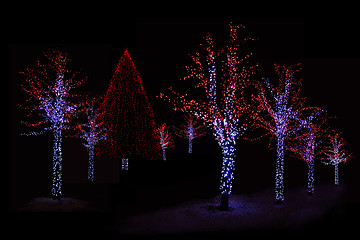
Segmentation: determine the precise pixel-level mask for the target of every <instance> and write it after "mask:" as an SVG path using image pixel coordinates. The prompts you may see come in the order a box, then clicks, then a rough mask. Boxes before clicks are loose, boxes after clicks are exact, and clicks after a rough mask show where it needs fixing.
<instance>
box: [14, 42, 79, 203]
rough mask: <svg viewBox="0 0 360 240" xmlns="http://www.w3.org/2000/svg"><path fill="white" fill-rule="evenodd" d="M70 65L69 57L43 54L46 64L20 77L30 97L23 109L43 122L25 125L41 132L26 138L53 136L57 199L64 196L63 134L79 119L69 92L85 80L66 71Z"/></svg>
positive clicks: (61, 54) (53, 176)
mask: <svg viewBox="0 0 360 240" xmlns="http://www.w3.org/2000/svg"><path fill="white" fill-rule="evenodd" d="M69 61H70V58H69V56H68V54H66V53H63V52H61V51H59V50H57V49H54V50H48V51H46V52H44V61H39V60H38V61H36V65H35V67H34V68H26V69H25V71H23V72H20V74H22V75H24V76H25V79H26V82H25V84H23V85H22V89H23V90H24V91H25V92H26V93H27V94H28V95H29V98H28V100H27V102H28V103H29V104H30V105H29V106H26V107H25V106H21V107H22V108H23V109H25V110H28V111H29V113H28V115H27V116H30V115H32V114H34V113H36V114H37V115H38V116H40V118H41V120H39V121H38V122H36V123H30V122H24V121H22V123H23V124H25V125H26V126H28V127H38V128H40V130H38V131H34V132H30V133H27V134H24V135H33V136H37V135H40V134H43V133H44V132H46V131H52V132H53V134H54V146H53V164H52V190H51V194H52V197H53V198H54V199H60V198H61V196H62V149H61V148H62V146H61V144H62V134H63V130H66V129H69V128H70V125H69V123H70V120H71V119H72V118H74V117H75V116H76V115H77V111H78V107H79V105H78V104H75V103H74V102H73V101H72V100H74V98H73V97H74V96H73V95H72V94H70V91H71V90H73V89H74V88H76V87H77V86H79V85H80V84H82V83H83V82H84V81H85V78H79V77H78V74H77V73H76V72H73V71H70V70H68V69H67V65H68V63H69Z"/></svg>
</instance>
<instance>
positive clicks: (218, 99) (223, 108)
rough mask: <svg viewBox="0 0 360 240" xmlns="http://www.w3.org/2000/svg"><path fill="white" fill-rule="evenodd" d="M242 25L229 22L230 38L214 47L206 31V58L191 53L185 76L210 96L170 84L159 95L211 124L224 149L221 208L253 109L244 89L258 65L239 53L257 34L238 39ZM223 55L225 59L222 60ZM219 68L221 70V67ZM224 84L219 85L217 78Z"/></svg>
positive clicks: (225, 202) (226, 205) (178, 107)
mask: <svg viewBox="0 0 360 240" xmlns="http://www.w3.org/2000/svg"><path fill="white" fill-rule="evenodd" d="M244 28H245V27H244V26H242V25H233V24H232V23H230V24H229V29H230V39H229V43H228V45H227V46H226V47H225V48H223V49H221V50H219V51H214V46H213V39H212V38H211V37H210V36H209V35H206V36H205V38H204V40H205V41H204V42H205V43H203V44H201V47H202V49H203V50H204V52H205V59H204V58H203V57H201V55H200V53H199V52H197V53H195V54H194V55H190V57H191V59H192V65H188V66H185V70H186V72H187V74H186V76H185V77H184V78H183V79H184V80H186V79H191V80H195V81H196V82H197V84H196V86H195V88H202V89H203V90H204V91H205V93H206V97H207V100H206V101H204V100H195V99H189V98H188V95H187V94H184V95H181V94H179V93H177V92H176V91H174V90H173V89H172V87H170V88H169V90H170V94H169V95H172V96H173V97H169V95H166V94H164V93H161V94H160V95H159V97H160V98H162V99H164V100H165V101H167V102H169V103H170V104H172V105H173V109H174V110H175V111H176V110H181V111H183V112H186V113H189V114H192V115H194V116H196V117H197V118H199V119H201V120H202V121H203V122H204V123H205V124H206V125H207V126H208V127H209V128H211V129H212V132H213V135H214V137H215V139H216V141H217V142H218V144H219V146H220V147H221V149H222V154H223V166H222V172H221V181H220V191H221V194H222V202H221V208H222V209H224V210H227V209H228V207H229V206H228V196H229V194H230V193H231V189H232V180H233V172H234V158H235V146H236V139H237V138H238V137H239V136H241V135H243V134H244V132H245V131H246V129H247V126H248V120H249V119H248V117H247V116H248V115H249V112H250V111H251V110H250V109H251V108H250V107H249V105H247V103H246V101H245V94H244V91H245V89H246V88H247V87H248V86H249V84H250V79H251V77H252V76H253V74H254V72H255V70H256V68H257V66H258V65H255V66H251V65H250V62H249V57H250V56H251V54H248V55H246V56H245V57H243V58H240V57H239V56H238V54H239V51H238V47H239V46H240V45H241V44H244V43H245V42H247V41H253V40H255V39H254V38H244V39H238V35H239V33H238V30H239V29H244ZM220 58H222V59H223V60H219V59H220ZM218 69H219V70H218ZM218 79H221V80H223V81H222V84H221V87H220V88H219V89H218V88H217V87H218V86H217V85H218V83H217V80H218Z"/></svg>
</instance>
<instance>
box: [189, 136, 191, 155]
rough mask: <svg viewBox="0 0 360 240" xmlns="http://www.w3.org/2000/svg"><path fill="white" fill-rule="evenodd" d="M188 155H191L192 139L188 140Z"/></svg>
mask: <svg viewBox="0 0 360 240" xmlns="http://www.w3.org/2000/svg"><path fill="white" fill-rule="evenodd" d="M189 153H190V154H191V153H192V139H191V138H189Z"/></svg>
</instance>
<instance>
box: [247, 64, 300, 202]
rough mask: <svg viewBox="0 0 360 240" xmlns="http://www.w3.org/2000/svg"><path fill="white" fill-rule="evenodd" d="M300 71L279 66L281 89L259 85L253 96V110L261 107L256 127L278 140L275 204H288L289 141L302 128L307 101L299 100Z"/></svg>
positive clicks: (255, 116) (269, 85) (264, 81)
mask: <svg viewBox="0 0 360 240" xmlns="http://www.w3.org/2000/svg"><path fill="white" fill-rule="evenodd" d="M299 70H300V64H297V65H294V66H290V67H285V66H280V65H276V64H275V71H276V73H277V76H278V81H279V85H278V86H277V87H273V86H272V85H271V84H270V82H269V79H263V84H261V83H260V84H257V85H256V89H257V91H258V94H257V95H255V96H253V100H254V103H253V106H254V107H255V106H257V108H255V109H256V113H255V114H253V115H252V116H253V118H254V120H255V123H256V124H255V126H256V127H257V128H264V129H266V130H267V131H268V133H267V135H268V134H269V135H270V137H271V140H272V139H274V138H275V139H276V142H277V143H276V152H277V159H276V171H275V202H277V203H283V202H284V154H285V149H286V141H287V140H288V139H289V137H290V136H292V135H295V134H296V133H297V131H299V129H300V127H301V123H300V122H299V121H298V114H299V112H300V111H301V110H302V109H303V104H304V99H303V98H300V97H299V92H300V86H301V82H300V80H295V79H294V75H295V73H296V72H297V71H299Z"/></svg>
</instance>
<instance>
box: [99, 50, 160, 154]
mask: <svg viewBox="0 0 360 240" xmlns="http://www.w3.org/2000/svg"><path fill="white" fill-rule="evenodd" d="M101 111H102V112H103V116H102V119H101V120H102V121H103V122H104V123H105V124H106V125H107V126H109V127H110V131H109V132H108V137H107V138H108V141H107V142H106V143H105V142H103V143H101V144H99V145H98V153H99V154H100V155H101V157H103V158H112V159H114V158H116V159H121V158H131V157H135V156H137V157H141V158H144V159H157V158H160V157H161V149H160V145H159V142H160V136H159V133H158V130H157V128H156V124H155V118H154V113H153V110H152V107H151V105H150V102H149V100H148V98H147V96H146V92H145V90H144V88H143V85H142V82H141V78H140V76H139V72H138V70H137V69H136V67H135V65H134V63H133V61H132V59H131V57H130V55H129V52H128V50H125V52H124V54H123V56H122V57H121V58H120V60H119V62H118V64H117V66H116V68H115V71H114V73H113V76H112V78H111V80H110V85H109V89H108V91H107V93H106V95H105V98H104V101H103V103H102V104H101Z"/></svg>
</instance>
